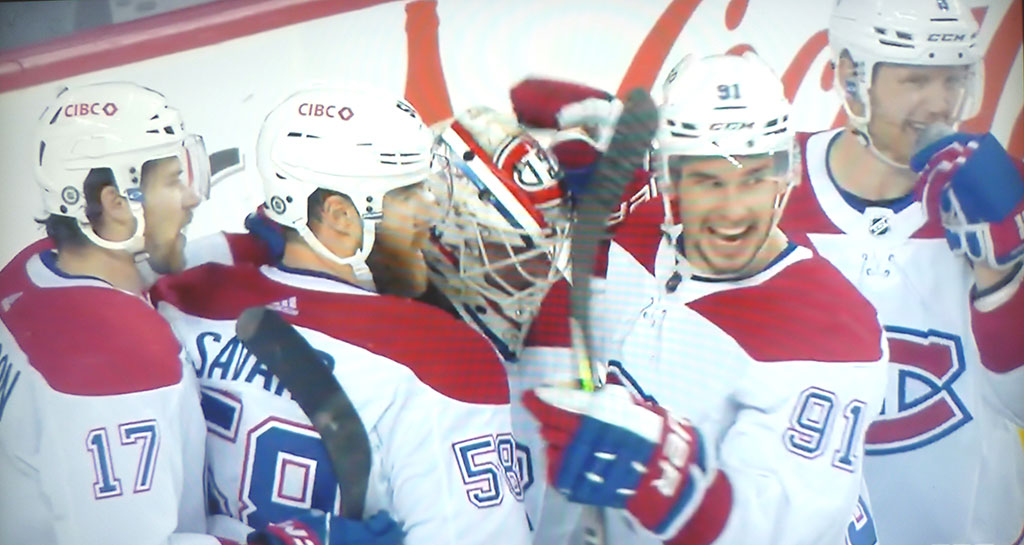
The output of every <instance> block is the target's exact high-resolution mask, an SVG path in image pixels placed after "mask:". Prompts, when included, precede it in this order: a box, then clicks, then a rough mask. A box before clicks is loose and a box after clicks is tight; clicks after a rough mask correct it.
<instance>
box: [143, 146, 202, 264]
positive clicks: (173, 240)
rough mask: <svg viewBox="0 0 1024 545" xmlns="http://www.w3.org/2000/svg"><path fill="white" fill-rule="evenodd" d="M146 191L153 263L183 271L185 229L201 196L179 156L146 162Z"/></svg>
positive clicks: (148, 242)
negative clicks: (189, 178)
mask: <svg viewBox="0 0 1024 545" xmlns="http://www.w3.org/2000/svg"><path fill="white" fill-rule="evenodd" d="M142 194H143V206H142V209H143V212H144V214H145V220H146V229H145V244H146V246H145V250H146V252H147V253H149V264H150V266H152V267H153V270H154V271H156V272H158V273H161V274H167V273H174V272H179V271H181V270H182V269H184V268H185V257H184V250H185V235H184V234H183V233H182V230H183V229H185V226H186V225H188V224H189V222H190V221H192V209H194V208H195V207H196V206H197V205H198V204H199V202H200V197H199V195H198V194H197V193H196V192H195V191H194V190H193V189H191V188H190V187H189V186H188V185H187V184H186V182H185V180H184V172H183V171H182V165H181V161H180V160H179V159H178V158H177V157H168V158H165V159H156V160H153V161H149V162H147V163H146V164H145V165H143V167H142Z"/></svg>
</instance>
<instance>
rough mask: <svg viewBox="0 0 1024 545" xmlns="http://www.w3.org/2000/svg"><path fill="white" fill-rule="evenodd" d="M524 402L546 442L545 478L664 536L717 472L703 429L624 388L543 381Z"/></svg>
mask: <svg viewBox="0 0 1024 545" xmlns="http://www.w3.org/2000/svg"><path fill="white" fill-rule="evenodd" d="M523 400H524V402H525V404H526V407H527V409H529V410H530V412H532V413H533V414H534V416H536V417H537V419H538V420H539V421H540V425H541V436H542V437H543V438H544V440H545V442H546V443H547V454H548V481H549V482H550V483H551V484H552V485H553V486H555V488H556V489H558V490H559V491H560V492H562V493H563V494H564V495H565V496H566V497H568V499H569V500H570V501H573V502H577V503H584V504H589V505H597V506H602V507H613V508H618V509H626V510H627V511H628V512H629V513H630V514H631V515H632V516H633V517H634V518H635V519H636V520H637V521H638V522H639V523H640V524H642V525H643V526H644V527H646V528H647V529H648V530H650V531H651V532H653V533H654V534H655V535H656V536H658V537H659V538H662V539H665V538H668V537H671V536H673V535H675V534H676V533H677V532H678V531H679V529H680V527H681V526H682V525H683V524H684V523H685V522H686V520H687V519H689V517H690V516H691V515H692V514H693V512H694V510H695V509H696V508H697V506H698V505H699V504H700V502H701V499H702V498H703V496H704V492H705V490H706V489H707V487H708V485H709V483H710V482H711V479H712V477H713V476H714V471H713V470H709V468H708V459H707V456H706V455H705V452H704V446H703V443H702V440H701V436H700V433H699V432H698V431H697V430H696V429H695V428H694V427H693V426H692V425H691V424H690V423H689V422H688V421H687V420H685V419H679V418H676V417H674V416H672V415H671V414H669V413H668V412H666V411H665V410H664V409H662V408H660V407H657V406H649V405H644V404H643V402H642V401H640V400H638V399H636V398H634V397H632V396H631V395H630V393H629V391H628V390H626V389H625V388H624V387H622V386H619V385H614V384H609V385H606V386H605V387H603V388H601V389H600V390H598V391H596V392H584V391H581V390H573V389H569V388H560V387H542V388H537V389H534V390H532V391H529V392H526V394H524V396H523Z"/></svg>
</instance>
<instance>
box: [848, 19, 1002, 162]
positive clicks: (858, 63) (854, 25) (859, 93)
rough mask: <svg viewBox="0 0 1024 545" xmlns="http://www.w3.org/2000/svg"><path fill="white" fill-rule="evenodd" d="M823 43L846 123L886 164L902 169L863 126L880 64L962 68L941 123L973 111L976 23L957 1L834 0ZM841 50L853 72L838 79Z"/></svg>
mask: <svg viewBox="0 0 1024 545" xmlns="http://www.w3.org/2000/svg"><path fill="white" fill-rule="evenodd" d="M828 41H829V47H830V49H831V50H832V62H833V64H834V66H835V67H836V70H835V78H836V79H835V88H836V90H837V91H838V92H839V93H840V95H841V96H842V101H843V102H842V103H843V108H844V109H845V110H846V113H847V116H848V117H849V119H850V124H851V125H852V126H853V128H854V129H855V130H856V133H857V135H858V136H859V137H860V138H861V140H862V142H863V143H864V144H865V145H867V147H868V148H869V149H871V151H872V152H873V153H874V154H875V155H876V156H878V157H879V158H880V159H881V160H883V161H885V162H886V163H889V164H892V165H894V166H897V167H903V168H906V167H907V165H906V164H902V163H901V162H897V161H894V160H893V159H892V158H890V157H889V156H888V155H887V154H885V153H883V152H882V151H881V150H880V149H879V148H877V147H876V146H875V143H874V141H873V136H872V135H871V133H870V132H869V129H868V125H869V123H870V121H871V118H872V111H871V99H870V94H869V93H870V91H871V88H872V86H873V85H874V83H875V76H876V72H877V70H876V68H877V67H878V66H879V65H880V64H882V63H889V64H895V65H909V66H915V67H965V68H966V72H965V73H964V76H965V77H964V78H962V79H963V81H958V82H957V83H956V88H955V97H953V99H952V102H953V103H954V104H953V106H952V108H951V109H950V112H949V119H947V120H946V121H945V122H944V123H945V124H947V125H950V126H952V127H953V128H955V127H956V125H957V124H958V123H959V122H960V121H961V120H963V119H967V118H969V117H971V116H973V115H974V114H975V113H977V110H978V107H979V106H980V100H981V86H982V80H983V78H982V75H981V71H982V63H981V62H980V61H981V56H982V51H981V50H980V49H979V45H978V24H977V22H976V21H975V20H974V17H973V15H971V13H970V11H969V10H967V9H966V8H965V7H964V6H962V5H961V3H960V2H959V0H839V1H838V2H837V3H836V6H835V7H834V8H833V10H832V15H831V18H830V20H829V25H828ZM844 54H845V55H848V56H849V60H850V61H851V63H852V65H853V72H852V74H851V75H850V76H849V77H847V78H846V79H845V80H842V75H841V74H840V70H839V66H840V60H841V58H842V57H843V56H844ZM948 86H949V84H948V83H947V87H948ZM851 100H852V101H854V102H856V103H859V105H861V108H862V110H861V111H860V112H857V111H855V110H854V109H853V108H852V107H851ZM880 100H885V97H881V98H880ZM920 129H921V130H923V129H924V127H921V128H920Z"/></svg>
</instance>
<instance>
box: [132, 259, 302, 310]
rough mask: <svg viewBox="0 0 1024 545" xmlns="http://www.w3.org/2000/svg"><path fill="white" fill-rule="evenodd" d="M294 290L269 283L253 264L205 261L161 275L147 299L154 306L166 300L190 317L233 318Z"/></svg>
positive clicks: (284, 297)
mask: <svg viewBox="0 0 1024 545" xmlns="http://www.w3.org/2000/svg"><path fill="white" fill-rule="evenodd" d="M294 291H296V290H295V289H293V288H289V287H288V286H284V285H282V284H278V283H276V282H272V281H271V280H269V279H268V278H267V277H266V276H264V275H263V274H262V273H260V271H259V269H258V268H257V267H256V266H255V265H248V264H243V265H222V264H219V263H208V264H205V265H200V266H198V267H195V268H192V269H189V270H187V271H184V272H182V273H180V274H176V275H173V276H165V277H163V278H161V279H160V280H158V281H157V283H156V284H155V285H154V286H153V288H152V289H151V290H150V298H151V299H152V301H153V304H154V305H159V304H160V303H169V304H171V305H173V306H175V307H177V308H178V309H179V310H181V311H182V312H185V313H186V314H190V315H192V316H198V317H201V318H207V319H210V320H234V319H237V318H238V316H239V314H241V313H242V311H243V310H245V309H246V308H249V307H251V306H259V305H265V304H267V303H271V302H274V301H279V300H282V299H287V298H288V297H289V296H290V295H294V293H293V292H294Z"/></svg>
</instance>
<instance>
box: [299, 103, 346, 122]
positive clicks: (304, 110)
mask: <svg viewBox="0 0 1024 545" xmlns="http://www.w3.org/2000/svg"><path fill="white" fill-rule="evenodd" d="M299 115H302V116H306V117H325V116H326V117H336V118H338V119H340V120H342V121H348V120H349V119H352V116H353V115H354V114H353V113H352V108H349V107H348V106H342V107H341V108H339V107H337V106H335V105H333V104H328V105H326V106H325V105H323V104H311V103H309V102H303V103H302V104H299Z"/></svg>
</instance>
